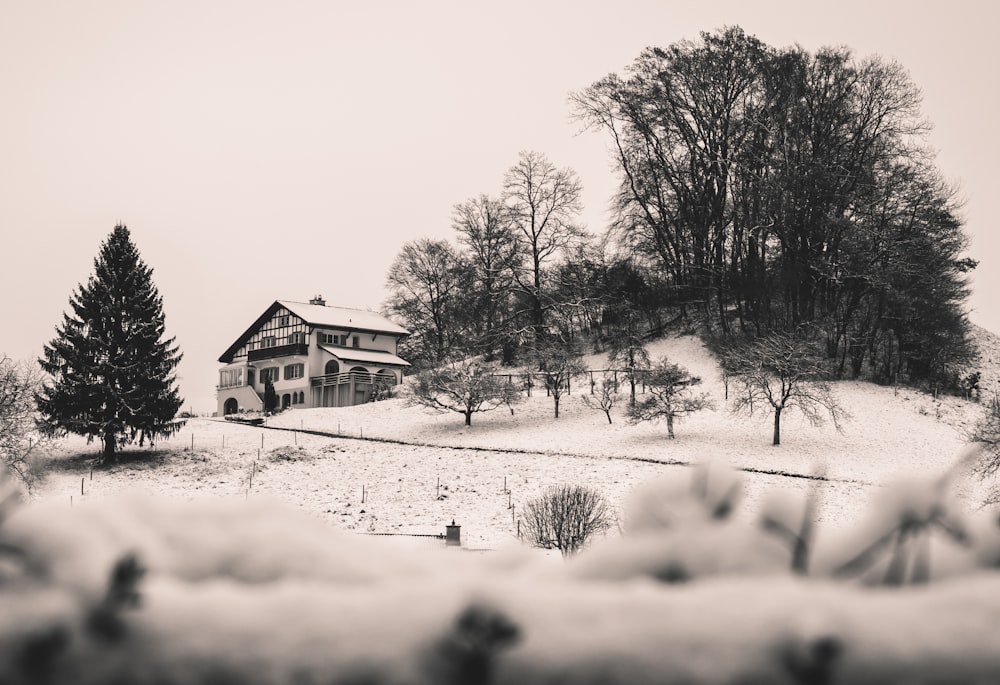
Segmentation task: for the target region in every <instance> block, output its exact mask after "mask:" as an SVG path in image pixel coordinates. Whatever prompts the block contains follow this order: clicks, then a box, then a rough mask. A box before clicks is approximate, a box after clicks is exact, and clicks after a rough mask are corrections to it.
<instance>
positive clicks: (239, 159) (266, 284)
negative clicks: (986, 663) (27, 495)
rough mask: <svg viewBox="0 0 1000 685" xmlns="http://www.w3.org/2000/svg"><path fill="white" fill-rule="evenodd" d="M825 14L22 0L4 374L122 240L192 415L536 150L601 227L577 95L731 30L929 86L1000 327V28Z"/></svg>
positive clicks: (5, 44)
mask: <svg viewBox="0 0 1000 685" xmlns="http://www.w3.org/2000/svg"><path fill="white" fill-rule="evenodd" d="M812 6H813V5H810V4H808V3H805V2H801V0H800V1H797V2H780V1H775V2H765V1H763V0H743V1H733V2H722V1H715V2H705V3H702V2H692V1H690V0H687V1H685V2H672V1H671V2H667V1H660V2H636V1H628V0H626V1H616V2H610V1H608V2H601V3H598V2H542V1H541V0H539V1H536V2H531V1H520V0H518V1H515V2H507V1H505V2H493V3H483V2H464V1H463V2H416V1H404V0H392V1H389V0H387V1H383V2H357V1H354V2H333V1H332V0H330V1H326V2H320V1H317V2H294V1H293V2H257V1H251V0H236V1H233V2H219V1H210V0H201V1H197V2H195V1H186V0H185V1H177V0H169V1H167V0H164V1H163V2H156V3H154V2H141V1H135V0H123V1H121V2H107V1H103V0H93V1H90V2H76V1H69V0H67V1H66V2H48V1H37V0H21V1H14V0H0V231H2V243H0V244H2V245H3V246H4V247H5V248H6V255H5V256H6V259H5V263H4V265H3V268H2V269H0V302H2V303H3V312H4V322H3V325H2V327H0V353H6V354H7V355H9V356H11V357H14V358H16V359H29V358H36V357H38V356H39V355H40V354H41V351H42V345H43V344H44V343H45V342H46V341H48V340H49V339H51V338H52V337H53V335H54V333H55V326H56V325H57V324H58V323H59V322H60V321H61V315H62V312H63V311H64V310H65V309H66V308H67V306H68V299H69V296H70V294H71V293H72V291H73V289H74V288H75V287H76V286H77V284H79V283H82V282H85V281H86V280H87V278H88V277H89V276H90V274H91V273H92V270H93V259H94V257H95V256H96V255H97V252H98V250H99V247H100V244H101V242H102V241H103V240H104V239H105V238H106V237H107V236H108V234H109V233H110V232H111V230H112V229H113V227H114V225H115V224H116V223H117V222H122V223H125V224H126V225H127V226H128V227H129V229H130V230H131V232H132V237H133V240H134V241H135V243H136V245H137V246H138V248H139V251H140V253H141V254H142V256H143V258H144V259H145V261H146V262H147V263H148V264H149V265H150V266H151V267H152V268H153V270H154V281H155V283H156V285H157V287H158V288H159V290H160V293H161V294H162V295H163V298H164V308H165V312H166V324H167V332H168V334H170V335H175V336H176V337H177V341H178V343H179V345H180V347H181V349H182V351H183V353H184V361H183V362H182V364H181V366H180V369H179V375H180V386H181V393H182V395H183V396H184V397H185V398H186V401H185V405H184V406H185V409H187V408H192V409H194V410H195V411H198V412H207V411H212V410H214V409H215V391H214V388H215V384H216V383H217V380H218V375H217V372H216V369H217V368H218V363H217V361H216V359H217V358H218V356H219V355H220V354H221V353H222V352H223V351H225V349H226V348H227V347H228V346H229V345H230V344H231V343H232V342H233V341H234V340H235V339H236V337H237V336H238V335H239V334H240V333H242V332H243V330H244V329H245V328H246V327H247V326H248V325H249V324H250V323H252V321H253V320H254V319H255V318H256V317H257V316H258V315H259V314H261V313H262V312H263V310H264V309H265V308H266V307H267V306H268V305H269V304H270V303H271V302H272V301H274V300H276V299H289V300H298V301H307V300H308V299H309V298H310V297H312V296H313V295H316V294H322V295H324V296H325V297H326V299H327V301H328V303H329V304H336V305H342V306H353V307H362V308H372V309H380V308H381V306H382V303H383V301H384V300H385V291H384V282H385V275H386V272H387V270H388V268H389V265H390V263H391V261H392V259H393V258H394V257H395V255H396V253H397V252H398V251H399V248H400V247H401V245H402V244H403V243H404V242H405V241H408V240H414V239H416V238H421V237H429V238H449V239H450V238H452V237H453V231H452V229H451V222H450V216H451V210H452V207H453V206H454V205H455V204H457V203H459V202H462V201H464V200H466V199H468V198H470V197H473V196H475V195H477V194H479V193H484V192H485V193H490V194H497V193H498V192H499V190H500V185H501V179H502V176H503V173H504V171H505V170H506V169H507V168H508V167H510V166H511V165H513V164H514V163H515V162H516V160H517V155H518V152H519V151H521V150H528V149H531V150H537V151H540V152H543V153H545V154H546V155H547V156H548V157H549V159H550V160H552V162H553V163H555V164H557V165H558V166H570V167H572V168H573V169H575V170H576V172H577V173H578V174H579V176H580V178H581V181H582V183H583V186H584V195H583V200H584V205H585V213H584V216H583V220H584V222H585V224H586V225H587V226H588V228H590V229H591V230H592V231H594V232H601V231H603V229H604V228H605V225H606V221H607V211H606V209H607V205H608V199H609V197H610V195H611V194H612V192H613V190H614V186H615V177H614V175H613V170H612V168H611V156H610V154H609V153H608V141H607V140H606V138H605V137H604V136H603V135H601V134H598V133H589V132H588V133H580V132H579V126H578V125H577V124H576V123H575V122H573V121H572V120H571V118H570V109H569V106H568V104H567V96H568V95H569V93H570V92H571V91H574V90H578V89H580V88H584V87H586V86H587V85H589V84H590V83H592V82H593V81H595V80H597V79H599V78H601V77H602V76H604V75H606V74H608V73H610V72H621V71H622V70H623V69H624V68H625V67H626V66H627V65H628V64H630V63H631V62H632V61H633V60H634V59H635V58H636V57H637V56H638V54H639V52H640V51H641V50H642V49H643V48H644V47H647V46H650V45H657V46H663V47H666V46H667V45H669V44H670V43H672V42H675V41H677V40H681V39H696V38H697V37H698V33H699V32H700V31H713V30H716V29H718V28H721V27H723V26H726V25H739V26H742V27H743V29H744V30H745V31H746V32H747V33H750V34H753V35H755V36H757V37H758V38H760V39H761V40H763V41H764V42H765V43H767V44H769V45H771V46H774V47H784V46H789V45H792V44H795V43H798V44H799V45H801V46H802V47H804V48H806V49H807V50H810V51H815V50H816V49H818V48H819V47H821V46H825V45H846V46H848V47H851V48H852V49H853V50H854V51H855V53H856V54H857V55H858V56H865V55H870V54H876V53H877V54H880V55H882V56H883V57H886V58H891V59H895V60H897V61H898V62H900V63H901V64H902V65H903V66H904V67H906V68H907V69H908V70H909V72H910V74H911V76H912V78H913V80H914V82H915V83H916V85H917V86H919V87H920V88H921V90H922V91H923V95H924V104H923V112H924V114H925V116H926V117H927V118H929V119H930V121H931V122H932V123H933V124H934V126H935V128H934V131H933V132H932V133H931V136H930V143H931V145H932V146H933V147H934V148H935V149H937V150H938V166H939V168H940V169H941V170H942V171H943V172H944V174H945V176H946V177H947V178H949V179H951V180H953V181H955V182H957V183H959V184H960V186H961V189H962V195H963V197H964V198H965V199H966V201H967V204H966V209H965V217H966V219H967V229H968V232H969V235H970V237H971V249H970V254H971V256H972V257H974V258H976V259H978V260H979V262H980V266H979V269H978V270H977V271H976V275H975V280H974V284H973V288H974V294H973V297H972V299H971V301H970V305H971V308H972V314H971V318H972V320H973V321H974V322H976V323H979V324H980V325H983V326H985V327H987V328H989V329H991V330H993V331H994V332H1000V238H998V237H997V234H996V225H997V221H998V219H1000V205H998V203H997V201H996V198H995V195H996V194H995V192H994V183H995V180H996V178H997V174H996V172H995V168H994V165H995V164H996V160H997V159H998V158H1000V156H998V152H1000V150H998V147H1000V145H998V136H997V127H998V125H997V123H996V122H997V120H998V117H997V114H998V104H1000V102H998V101H1000V96H998V89H997V85H998V84H997V78H996V74H997V73H998V72H1000V41H998V40H997V39H996V33H995V32H996V26H997V25H998V23H1000V10H997V9H996V4H995V3H993V2H987V1H986V0H982V1H981V2H962V1H953V2H947V3H945V2H935V3H933V4H930V3H912V2H876V1H873V0H867V1H856V0H850V1H848V2H837V3H816V4H815V7H816V9H806V8H808V7H812Z"/></svg>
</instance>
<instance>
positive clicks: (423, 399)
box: [409, 362, 521, 426]
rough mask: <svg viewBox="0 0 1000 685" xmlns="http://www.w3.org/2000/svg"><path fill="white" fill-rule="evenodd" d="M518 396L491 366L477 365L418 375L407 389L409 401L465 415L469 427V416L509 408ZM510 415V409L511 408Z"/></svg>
mask: <svg viewBox="0 0 1000 685" xmlns="http://www.w3.org/2000/svg"><path fill="white" fill-rule="evenodd" d="M520 399H521V395H520V393H519V392H518V391H517V389H516V388H515V387H514V385H513V384H512V383H510V382H509V381H508V380H507V379H506V378H504V377H503V376H501V375H498V374H497V370H496V368H495V367H494V366H492V365H489V364H480V363H479V362H465V363H462V364H453V365H451V366H444V367H441V368H437V369H431V370H429V371H424V372H423V373H421V374H419V375H418V376H417V377H416V379H415V380H414V382H413V384H412V385H411V386H410V390H409V401H410V402H411V403H412V404H418V405H422V406H425V407H430V408H431V409H435V410H438V411H453V412H457V413H459V414H462V415H464V416H465V425H466V426H471V425H472V415H473V414H475V413H477V412H485V411H491V410H493V409H496V408H497V407H499V406H501V405H503V406H507V407H511V405H513V404H516V403H517V402H519V401H520ZM511 413H513V409H511Z"/></svg>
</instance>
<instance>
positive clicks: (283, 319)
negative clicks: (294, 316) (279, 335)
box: [278, 314, 288, 326]
mask: <svg viewBox="0 0 1000 685" xmlns="http://www.w3.org/2000/svg"><path fill="white" fill-rule="evenodd" d="M278 325H279V326H287V325H288V315H287V314H286V315H285V316H279V317H278Z"/></svg>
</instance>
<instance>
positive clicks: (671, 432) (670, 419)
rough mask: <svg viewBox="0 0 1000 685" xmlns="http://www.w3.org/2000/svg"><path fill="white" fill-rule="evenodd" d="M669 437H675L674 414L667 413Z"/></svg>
mask: <svg viewBox="0 0 1000 685" xmlns="http://www.w3.org/2000/svg"><path fill="white" fill-rule="evenodd" d="M667 437H668V438H670V439H671V440H673V439H674V415H673V414H667Z"/></svg>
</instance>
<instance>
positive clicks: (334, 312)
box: [216, 297, 409, 416]
mask: <svg viewBox="0 0 1000 685" xmlns="http://www.w3.org/2000/svg"><path fill="white" fill-rule="evenodd" d="M408 334H409V333H408V331H407V330H406V329H405V328H402V327H401V326H397V325H396V324H394V323H393V322H392V321H390V320H389V319H387V318H385V317H384V316H382V315H381V314H376V313H375V312H369V311H365V310H361V309H347V308H344V307H328V306H326V302H325V301H324V300H323V298H322V297H316V298H313V299H312V300H310V301H309V303H308V304H306V303H301V302H290V301H286V300H276V301H275V302H274V303H273V304H272V305H271V306H270V307H268V308H267V309H266V310H265V311H264V313H263V314H261V315H260V316H259V317H258V318H257V320H256V321H254V322H253V324H251V326H250V327H249V328H247V329H246V331H244V332H243V334H242V335H241V336H240V337H239V338H237V339H236V341H235V342H234V343H233V344H232V345H230V346H229V349H227V350H226V351H225V352H224V353H223V354H222V356H221V357H219V362H221V363H222V364H223V365H224V366H223V367H222V368H221V369H219V383H218V385H217V386H216V391H217V392H216V394H217V398H218V413H219V415H220V416H224V415H226V414H235V413H237V412H240V411H261V410H263V409H264V390H265V386H266V384H267V381H268V380H270V381H271V383H272V384H273V385H274V390H275V393H276V394H277V396H278V404H279V406H280V407H282V408H289V407H296V408H298V407H302V408H306V407H347V406H351V405H355V404H362V403H364V402H368V401H369V400H370V399H371V396H372V392H373V391H374V389H375V387H376V386H377V385H379V384H385V385H390V386H394V385H396V384H398V383H400V382H402V380H403V371H404V370H405V369H406V367H408V366H409V364H408V363H407V362H406V361H404V360H403V359H400V358H399V356H398V355H397V354H396V353H397V348H398V345H399V341H400V340H401V339H402V338H404V337H405V336H407V335H408Z"/></svg>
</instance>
